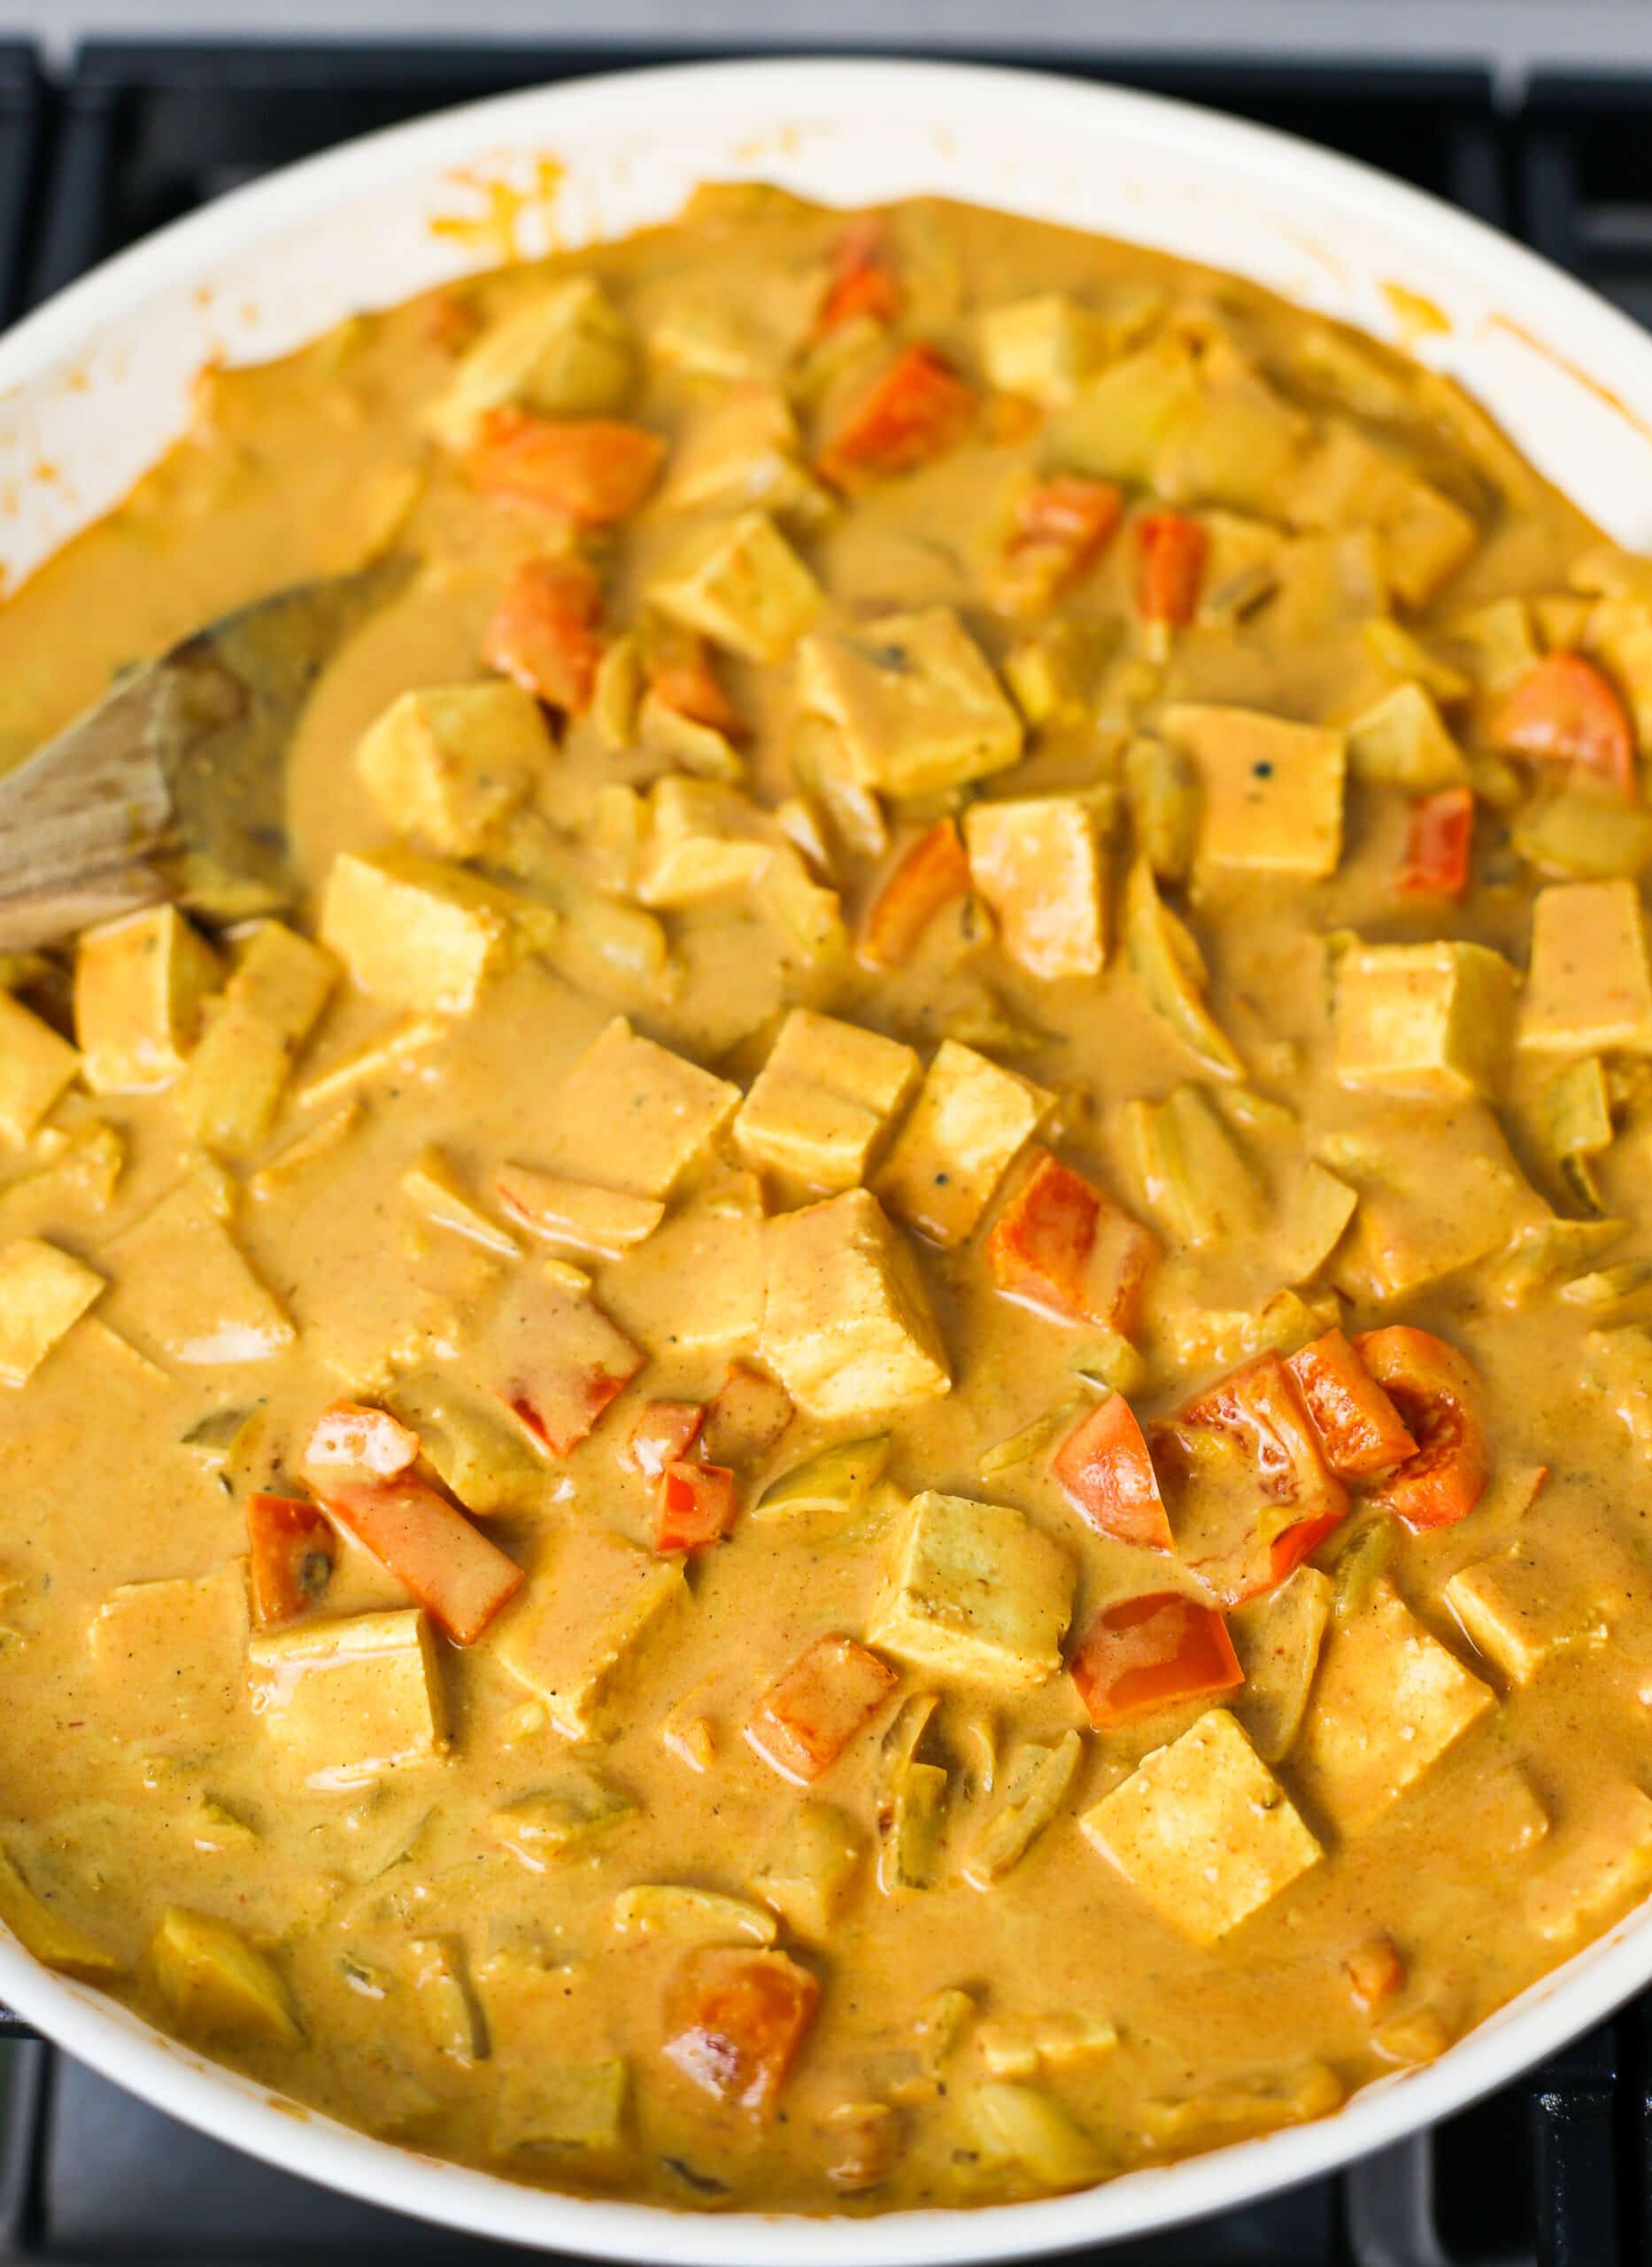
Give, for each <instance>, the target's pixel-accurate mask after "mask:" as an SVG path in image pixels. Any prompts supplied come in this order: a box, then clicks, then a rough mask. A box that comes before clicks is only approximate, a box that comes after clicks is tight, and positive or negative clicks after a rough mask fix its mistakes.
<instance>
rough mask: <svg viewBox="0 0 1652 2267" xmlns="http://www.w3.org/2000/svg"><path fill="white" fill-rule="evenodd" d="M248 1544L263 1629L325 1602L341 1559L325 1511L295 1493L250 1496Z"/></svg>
mask: <svg viewBox="0 0 1652 2267" xmlns="http://www.w3.org/2000/svg"><path fill="white" fill-rule="evenodd" d="M247 1544H248V1551H249V1560H248V1563H249V1567H250V1569H251V1593H252V1619H253V1621H255V1622H257V1624H258V1626H259V1629H270V1628H273V1627H274V1625H275V1624H276V1623H277V1622H282V1621H296V1620H297V1617H298V1616H299V1614H301V1613H309V1612H310V1611H311V1609H312V1608H313V1607H314V1606H317V1605H320V1602H321V1599H322V1598H323V1597H324V1595H325V1594H326V1590H327V1586H328V1583H329V1582H331V1581H332V1579H333V1568H334V1566H335V1565H336V1561H337V1558H338V1538H337V1536H336V1535H335V1534H334V1532H333V1528H332V1523H331V1521H330V1520H328V1517H327V1514H326V1513H325V1512H322V1511H320V1510H319V1509H318V1508H317V1507H316V1505H313V1504H305V1503H303V1502H301V1501H300V1500H299V1499H298V1498H297V1497H295V1496H262V1495H259V1496H249V1497H248V1498H247Z"/></svg>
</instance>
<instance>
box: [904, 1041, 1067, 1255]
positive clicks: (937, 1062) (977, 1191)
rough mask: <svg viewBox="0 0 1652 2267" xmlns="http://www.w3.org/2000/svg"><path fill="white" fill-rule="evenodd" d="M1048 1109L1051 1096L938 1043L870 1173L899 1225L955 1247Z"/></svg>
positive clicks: (965, 1050) (955, 1044) (969, 1051)
mask: <svg viewBox="0 0 1652 2267" xmlns="http://www.w3.org/2000/svg"><path fill="white" fill-rule="evenodd" d="M1054 1107H1055V1097H1054V1095H1051V1094H1046V1092H1045V1090H1044V1088H1043V1087H1036V1086H1034V1084H1033V1083H1032V1081H1031V1079H1023V1078H1022V1077H1021V1076H1020V1074H1019V1073H1018V1072H1015V1071H1005V1070H1002V1069H1000V1066H999V1064H996V1063H993V1062H990V1061H989V1060H988V1058H987V1057H986V1056H984V1055H977V1053H976V1051H975V1049H974V1048H972V1047H964V1046H962V1045H961V1043H960V1042H959V1041H957V1040H955V1039H944V1040H943V1041H941V1043H940V1045H939V1047H938V1048H937V1049H936V1050H935V1056H934V1060H933V1061H932V1062H931V1063H930V1067H929V1069H928V1071H927V1072H925V1073H924V1077H923V1084H922V1087H920V1088H919V1089H918V1098H917V1100H916V1102H915V1103H913V1105H912V1109H911V1111H910V1113H909V1114H908V1116H907V1121H906V1123H905V1125H904V1126H902V1127H901V1129H900V1131H899V1134H897V1135H896V1137H895V1140H894V1142H893V1145H892V1148H891V1149H890V1152H889V1155H888V1157H886V1158H885V1159H884V1165H883V1169H882V1171H881V1172H879V1173H878V1176H877V1183H876V1186H877V1193H878V1195H879V1196H881V1197H882V1199H883V1201H884V1203H885V1204H886V1205H887V1206H888V1208H889V1210H890V1211H891V1212H892V1213H893V1214H894V1216H895V1218H896V1219H898V1220H902V1221H905V1222H906V1223H907V1225H908V1226H912V1227H915V1228H916V1229H917V1230H918V1232H919V1233H920V1234H922V1235H924V1236H927V1237H928V1238H929V1239H930V1242H932V1243H938V1244H955V1243H961V1242H963V1241H964V1239H965V1237H966V1236H969V1235H971V1234H973V1233H974V1232H975V1230H976V1229H977V1227H978V1226H980V1223H981V1220H982V1219H983V1217H984V1214H985V1212H986V1210H987V1207H988V1205H990V1204H991V1203H992V1195H993V1192H994V1191H995V1190H996V1188H998V1185H999V1183H1000V1180H1002V1179H1003V1178H1004V1175H1005V1174H1006V1173H1007V1172H1008V1170H1009V1168H1010V1166H1011V1165H1012V1164H1014V1163H1015V1159H1016V1158H1017V1157H1019V1156H1020V1155H1021V1152H1022V1151H1023V1149H1025V1148H1026V1146H1027V1144H1028V1142H1029V1141H1031V1139H1032V1137H1033V1135H1034V1134H1036V1133H1037V1132H1038V1129H1039V1127H1040V1126H1042V1125H1043V1124H1044V1123H1045V1121H1046V1118H1048V1117H1049V1116H1050V1114H1051V1112H1052V1111H1053V1110H1054Z"/></svg>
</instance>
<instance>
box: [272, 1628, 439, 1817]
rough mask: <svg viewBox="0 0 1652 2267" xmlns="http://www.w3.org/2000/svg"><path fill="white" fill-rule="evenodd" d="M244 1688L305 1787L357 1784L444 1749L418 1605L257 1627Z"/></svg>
mask: <svg viewBox="0 0 1652 2267" xmlns="http://www.w3.org/2000/svg"><path fill="white" fill-rule="evenodd" d="M247 1686H248V1690H249V1691H250V1693H251V1698H252V1711H253V1714H255V1715H256V1716H257V1717H258V1719H259V1722H260V1724H261V1725H262V1726H263V1728H264V1734H265V1737H266V1739H267V1740H268V1741H269V1743H270V1745H271V1748H272V1750H273V1751H274V1755H275V1758H276V1760H277V1761H278V1763H279V1765H280V1766H281V1768H282V1770H283V1771H285V1772H288V1773H290V1774H291V1775H292V1776H294V1777H295V1778H297V1780H298V1781H299V1782H300V1783H302V1784H303V1785H305V1786H306V1787H317V1788H334V1787H356V1786H360V1785H362V1784H364V1783H367V1782H368V1781H371V1780H374V1779H377V1778H379V1777H381V1776H382V1775H383V1774H384V1773H385V1772H387V1771H394V1770H397V1769H399V1768H401V1766H403V1765H404V1764H409V1763H429V1762H433V1761H434V1760H436V1758H437V1757H438V1756H440V1755H441V1754H442V1753H444V1751H445V1748H446V1744H447V1712H446V1705H445V1702H444V1698H443V1692H442V1671H441V1666H440V1664H439V1662H438V1661H437V1660H436V1639H435V1637H434V1636H433V1635H432V1634H431V1629H430V1624H429V1622H428V1621H427V1620H426V1618H425V1616H424V1614H423V1613H422V1612H421V1610H420V1609H419V1608H418V1607H417V1606H408V1607H405V1608H404V1609H402V1610H401V1611H399V1612H394V1613H352V1614H348V1615H344V1616H342V1617H340V1616H334V1615H328V1617H327V1618H326V1619H325V1620H322V1619H320V1618H315V1619H312V1620H309V1621H299V1622H296V1623H294V1624H293V1625H292V1626H291V1627H290V1628H289V1629H266V1630H259V1631H257V1632H255V1633H254V1635H253V1636H252V1638H251V1642H250V1644H248V1646H247Z"/></svg>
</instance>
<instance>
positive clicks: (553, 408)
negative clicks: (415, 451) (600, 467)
mask: <svg viewBox="0 0 1652 2267" xmlns="http://www.w3.org/2000/svg"><path fill="white" fill-rule="evenodd" d="M636 375H637V353H636V349H635V346H634V345H633V344H632V340H631V335H630V332H629V329H628V328H627V326H626V325H625V323H624V322H623V321H621V317H620V316H619V315H618V314H617V313H615V312H614V307H613V306H612V304H611V303H610V301H609V299H608V296H607V294H606V292H605V291H604V290H603V288H602V286H601V284H600V283H598V282H597V281H596V279H595V278H594V277H592V276H588V275H576V276H572V277H570V278H569V279H568V280H567V282H562V283H556V284H553V285H552V288H551V289H550V290H548V291H542V292H540V293H539V294H538V295H537V297H535V298H531V299H528V300H526V301H524V302H523V304H522V305H521V306H516V307H513V308H512V309H511V310H510V312H509V313H507V314H505V315H501V316H500V318H499V319H498V321H497V322H494V323H491V324H490V326H489V328H488V329H486V330H484V331H483V332H482V336H481V337H480V338H478V339H477V340H476V342H475V344H474V345H473V346H472V347H471V348H470V349H469V351H468V352H467V354H466V355H465V357H464V359H463V360H462V361H461V362H460V363H459V368H458V369H457V370H456V371H455V372H454V373H453V377H452V383H451V384H450V385H449V386H448V388H447V391H445V392H444V394H443V395H442V396H441V397H440V398H439V399H438V400H437V401H436V404H435V405H434V406H433V407H432V409H431V411H430V425H431V429H432V430H433V431H434V432H435V434H436V437H437V439H438V440H440V441H441V442H443V443H444V445H445V446H446V447H448V448H450V449H463V448H467V447H468V446H469V445H470V443H471V442H472V441H473V440H475V437H476V430H477V428H478V426H479V425H480V423H481V422H482V417H483V416H484V415H485V414H486V413H487V412H488V411H489V410H490V409H499V408H503V407H504V406H506V404H507V403H514V404H517V405H519V406H521V407H522V408H524V409H532V410H537V412H538V413H539V414H540V415H541V416H543V417H591V416H600V415H601V414H602V413H603V412H604V411H605V410H614V409H618V408H621V406H623V405H624V403H625V400H626V398H627V397H628V395H629V392H630V391H631V387H632V384H633V383H634V381H635V378H636Z"/></svg>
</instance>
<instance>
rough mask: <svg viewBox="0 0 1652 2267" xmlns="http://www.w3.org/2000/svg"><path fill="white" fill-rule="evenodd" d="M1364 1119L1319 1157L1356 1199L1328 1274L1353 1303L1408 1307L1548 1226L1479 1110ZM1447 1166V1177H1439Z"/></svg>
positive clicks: (1401, 1107)
mask: <svg viewBox="0 0 1652 2267" xmlns="http://www.w3.org/2000/svg"><path fill="white" fill-rule="evenodd" d="M1365 1109H1366V1112H1367V1115H1366V1117H1365V1118H1364V1119H1363V1122H1362V1124H1361V1125H1360V1126H1358V1127H1357V1128H1355V1129H1350V1130H1348V1131H1347V1133H1345V1134H1338V1135H1336V1136H1334V1137H1329V1138H1327V1140H1326V1141H1324V1144H1323V1146H1322V1149H1321V1156H1322V1157H1323V1158H1324V1162H1325V1164H1328V1165H1330V1166H1332V1168H1333V1170H1334V1171H1335V1172H1336V1174H1337V1175H1338V1177H1339V1178H1340V1179H1345V1180H1348V1181H1350V1182H1351V1183H1352V1184H1353V1185H1354V1187H1355V1188H1356V1189H1357V1191H1358V1194H1359V1200H1360V1201H1359V1208H1358V1211H1356V1212H1355V1217H1354V1220H1353V1224H1352V1226H1350V1227H1349V1229H1348V1230H1347V1234H1346V1236H1345V1237H1344V1239H1343V1241H1342V1242H1340V1244H1339V1247H1338V1250H1337V1257H1336V1260H1335V1262H1334V1264H1333V1266H1332V1276H1333V1279H1334V1280H1335V1281H1336V1282H1338V1283H1339V1284H1346V1285H1347V1287H1348V1288H1349V1290H1350V1291H1351V1292H1352V1293H1353V1295H1354V1296H1355V1297H1358V1298H1361V1299H1371V1300H1375V1301H1378V1302H1386V1301H1388V1300H1391V1299H1405V1298H1410V1297H1412V1296H1415V1295H1416V1294H1417V1292H1418V1291H1421V1290H1424V1289H1425V1288H1427V1286H1428V1285H1429V1284H1431V1283H1437V1282H1440V1281H1442V1280H1443V1279H1444V1278H1445V1277H1446V1276H1447V1275H1454V1274H1455V1273H1456V1272H1457V1270H1458V1269H1459V1268H1461V1267H1468V1266H1471V1265H1473V1263H1474V1261H1476V1260H1477V1259H1484V1258H1486V1257H1488V1256H1489V1255H1490V1254H1491V1253H1492V1252H1494V1251H1501V1250H1503V1249H1504V1248H1505V1246H1507V1245H1508V1244H1509V1243H1510V1242H1512V1241H1513V1239H1514V1238H1515V1237H1516V1236H1517V1235H1520V1234H1525V1233H1526V1232H1527V1231H1528V1230H1536V1229H1540V1228H1542V1227H1544V1226H1546V1225H1548V1224H1549V1223H1550V1222H1551V1221H1552V1219H1553V1215H1552V1214H1551V1213H1550V1211H1549V1209H1548V1205H1546V1204H1545V1203H1543V1201H1542V1199H1541V1198H1540V1196H1539V1195H1537V1193H1536V1191H1535V1190H1534V1189H1533V1188H1532V1186H1531V1184H1530V1182H1529V1181H1527V1180H1525V1176H1524V1175H1523V1174H1522V1172H1521V1171H1520V1168H1519V1166H1518V1165H1517V1164H1516V1163H1515V1160H1514V1157H1513V1156H1512V1155H1511V1153H1510V1151H1509V1144H1508V1142H1507V1141H1506V1140H1505V1139H1504V1137H1503V1132H1502V1128H1501V1126H1500V1125H1499V1124H1498V1121H1497V1118H1496V1115H1495V1113H1494V1111H1492V1110H1488V1109H1487V1108H1486V1105H1485V1104H1484V1103H1477V1102H1468V1103H1457V1104H1455V1105H1452V1106H1450V1107H1447V1106H1446V1105H1444V1104H1431V1103H1412V1104H1410V1105H1409V1106H1407V1105H1406V1104H1404V1103H1400V1102H1397V1101H1396V1102H1393V1103H1383V1104H1381V1105H1380V1106H1377V1105H1374V1104H1372V1103H1367V1104H1366V1105H1365ZM1442 1157H1450V1159H1451V1171H1450V1172H1449V1173H1442V1172H1441V1171H1440V1159H1441V1158H1442Z"/></svg>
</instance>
